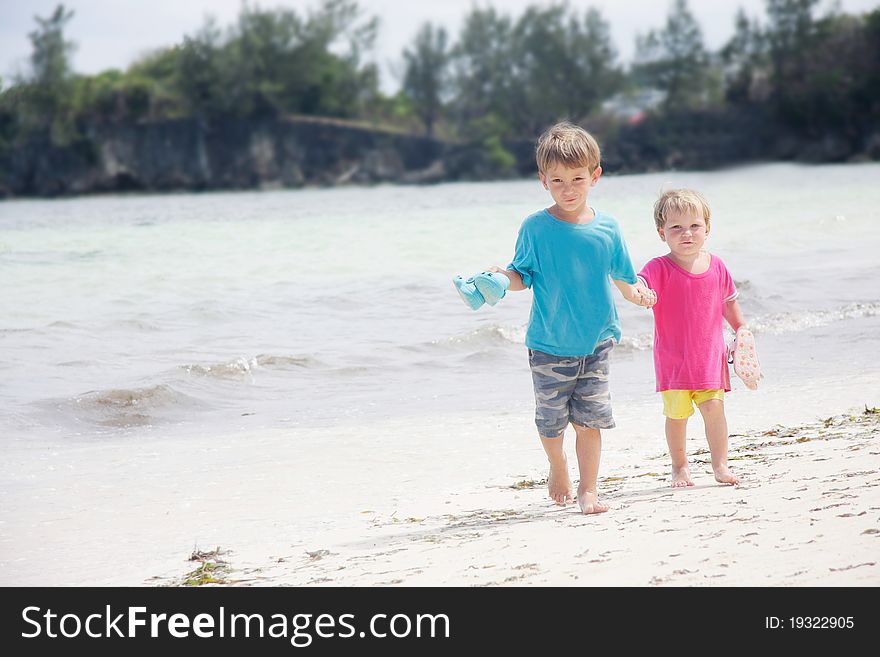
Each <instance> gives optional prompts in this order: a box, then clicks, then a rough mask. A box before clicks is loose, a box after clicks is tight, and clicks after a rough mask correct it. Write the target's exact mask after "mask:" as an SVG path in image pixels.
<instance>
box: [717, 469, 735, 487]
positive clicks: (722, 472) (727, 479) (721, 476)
mask: <svg viewBox="0 0 880 657" xmlns="http://www.w3.org/2000/svg"><path fill="white" fill-rule="evenodd" d="M713 469H714V470H715V481H717V482H719V483H722V484H730V485H731V486H733V485H734V484H736V483H737V482H738V481H739V477H737V476H736V475H735V474H733V473H732V472H731V471H730V470H728V469H727V466H726V465H722V466H721V467H719V468H713Z"/></svg>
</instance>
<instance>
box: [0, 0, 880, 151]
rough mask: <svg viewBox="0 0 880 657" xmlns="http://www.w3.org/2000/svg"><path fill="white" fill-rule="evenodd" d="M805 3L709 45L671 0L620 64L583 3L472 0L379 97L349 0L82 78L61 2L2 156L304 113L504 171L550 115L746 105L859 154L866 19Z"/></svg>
mask: <svg viewBox="0 0 880 657" xmlns="http://www.w3.org/2000/svg"><path fill="white" fill-rule="evenodd" d="M818 9H819V0H765V6H764V15H763V16H749V15H747V14H746V13H745V12H744V11H743V10H740V11H739V13H738V15H737V16H736V19H735V24H734V30H733V35H732V37H731V38H730V39H729V41H728V42H727V43H726V44H724V45H723V46H722V47H721V48H720V49H718V50H717V51H712V50H710V49H708V48H707V47H706V45H705V43H704V40H703V33H702V30H701V27H700V25H699V23H698V21H697V20H696V19H695V17H694V15H693V13H692V12H691V10H690V7H689V5H688V2H687V0H675V1H674V2H673V3H672V5H671V7H670V11H669V14H668V16H667V19H666V21H665V23H664V24H663V25H662V26H660V27H657V28H656V29H652V30H650V31H648V32H647V33H645V34H643V35H640V36H639V37H637V43H636V46H637V47H636V56H635V58H634V60H633V61H632V62H631V63H630V64H628V65H624V64H623V63H621V62H620V60H619V58H618V54H617V52H616V49H615V47H614V44H613V43H612V40H611V35H610V32H611V30H610V25H609V23H608V21H607V20H605V18H604V17H603V16H602V14H601V12H600V11H599V10H597V9H594V8H589V9H586V10H583V11H579V10H577V9H574V8H572V7H571V6H569V5H568V4H566V3H559V4H554V5H546V4H538V3H536V4H534V5H531V6H529V7H527V8H526V9H525V11H523V12H522V13H521V14H520V15H519V16H513V15H511V14H508V13H504V12H503V11H501V10H499V9H496V8H492V7H485V8H474V9H472V10H471V11H470V12H469V13H468V14H467V15H466V16H465V18H464V21H463V24H462V28H461V30H460V32H459V33H458V34H457V35H451V34H449V33H448V32H447V30H446V29H445V28H443V27H442V26H439V25H437V24H434V23H431V22H427V23H425V24H423V25H422V26H421V27H420V28H419V29H418V31H417V33H416V34H415V36H414V38H413V39H412V41H411V42H410V44H409V45H408V46H407V47H406V48H405V49H404V51H403V52H402V53H401V64H402V66H401V86H400V89H399V91H398V92H397V93H395V94H391V95H387V94H384V93H383V92H382V91H381V90H380V87H379V75H378V70H377V68H376V65H375V63H374V62H373V61H372V60H371V59H370V53H371V50H372V48H373V47H374V44H375V40H376V38H377V36H378V34H379V25H380V23H379V19H378V18H377V17H375V16H369V15H367V14H366V13H365V12H364V11H363V9H362V8H361V7H359V6H358V4H357V2H356V0H324V1H323V2H320V3H319V4H317V5H316V7H315V8H313V9H312V10H309V11H305V12H297V11H295V10H292V9H261V8H258V7H256V6H250V5H247V4H244V5H243V6H242V9H241V11H240V13H239V15H238V18H237V20H236V22H235V23H234V24H233V25H231V26H229V27H227V28H225V29H224V28H221V27H220V26H218V25H217V24H216V22H214V21H212V20H207V21H206V22H205V24H204V25H203V26H202V27H201V28H200V29H199V30H198V31H197V32H196V33H194V34H192V35H187V36H186V37H185V38H184V39H183V41H182V42H181V43H179V44H177V45H175V46H173V47H170V48H163V49H159V50H157V51H155V52H153V53H151V54H149V55H147V56H145V57H143V58H142V59H140V60H138V61H136V62H134V63H133V64H132V65H131V66H129V67H128V68H127V69H126V70H125V71H120V70H115V69H114V70H108V71H105V72H102V73H99V74H97V75H77V74H76V73H75V72H74V71H72V70H71V65H70V59H71V54H72V51H73V48H74V47H75V44H73V43H71V42H70V41H68V40H67V39H66V38H65V35H64V31H65V28H66V27H67V25H68V24H69V22H70V21H71V20H72V19H73V18H74V15H73V12H72V11H70V10H68V9H67V8H65V7H64V6H63V5H59V6H58V7H57V8H56V10H55V11H54V13H53V14H52V15H51V16H48V17H36V28H35V29H34V31H33V32H31V33H30V35H29V37H30V40H31V43H32V54H31V58H30V64H31V66H30V71H29V73H28V74H27V75H23V76H18V77H16V78H15V79H13V80H11V83H10V84H8V85H7V86H6V87H5V88H3V90H2V92H0V153H2V152H3V151H4V150H6V151H8V150H9V149H10V148H13V147H14V146H15V145H16V144H17V143H21V142H22V140H28V139H34V138H41V139H46V140H48V142H49V143H51V144H53V145H56V146H58V145H60V146H64V145H70V144H74V143H76V142H77V141H79V140H87V139H88V135H89V133H90V128H91V127H93V126H94V125H96V124H101V123H124V122H142V121H162V120H172V119H180V118H197V119H203V120H211V119H216V118H226V117H236V118H245V119H247V118H255V117H279V116H284V115H290V114H301V115H303V114H304V115H316V116H327V117H337V118H341V119H359V120H364V121H368V122H370V123H372V124H374V125H388V126H395V127H397V128H400V127H403V128H405V129H408V130H411V131H413V132H416V131H423V132H424V133H426V134H427V135H429V136H438V137H440V138H444V139H449V140H457V141H465V142H474V143H480V144H483V146H484V147H485V149H486V151H487V153H488V154H489V157H490V158H492V159H494V160H495V161H496V162H497V163H499V164H501V165H503V164H504V163H505V161H506V160H507V159H509V158H511V157H512V156H511V154H510V153H509V152H507V151H506V150H505V148H504V145H503V144H504V143H505V141H508V140H516V139H533V138H534V136H535V135H536V134H538V133H539V132H540V131H541V130H542V129H543V128H544V127H545V126H547V125H548V124H550V123H553V122H554V121H556V120H559V119H561V118H567V119H570V120H573V121H577V122H581V123H583V124H585V125H588V126H590V125H591V124H595V125H597V126H600V127H602V126H604V129H606V130H613V129H614V126H615V125H616V122H618V123H620V122H626V121H629V122H633V121H637V120H643V119H645V118H646V117H647V120H651V121H654V122H655V123H657V122H660V123H662V121H664V120H665V119H668V118H670V117H671V118H674V117H675V116H676V115H682V114H683V113H686V114H687V115H688V116H693V115H695V114H699V113H713V112H714V113H718V112H720V111H724V112H745V113H748V112H760V113H761V115H762V116H766V117H768V120H771V121H774V122H777V123H778V125H779V126H782V127H784V128H785V129H786V130H788V131H791V132H792V133H793V134H797V135H799V136H801V137H803V138H807V139H817V138H822V137H825V136H828V135H833V136H834V137H835V138H837V139H842V140H845V141H846V142H847V143H848V144H849V145H850V146H851V147H852V149H853V150H854V151H859V150H864V142H865V140H868V139H870V138H871V137H872V136H875V137H876V133H877V127H876V126H878V125H880V122H878V119H880V9H878V10H874V11H872V12H869V13H866V14H863V15H848V14H845V13H841V12H839V11H830V12H828V13H826V14H824V15H818ZM621 108H629V110H630V111H629V114H626V113H625V112H623V111H622V110H621ZM633 108H635V109H636V110H638V111H634V110H633ZM601 129H602V128H600V130H601Z"/></svg>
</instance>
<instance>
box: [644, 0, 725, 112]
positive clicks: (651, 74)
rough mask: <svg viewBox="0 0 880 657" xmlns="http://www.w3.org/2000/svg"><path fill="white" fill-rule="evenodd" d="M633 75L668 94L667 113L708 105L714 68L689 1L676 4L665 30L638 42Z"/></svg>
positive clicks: (678, 1) (683, 0) (680, 1)
mask: <svg viewBox="0 0 880 657" xmlns="http://www.w3.org/2000/svg"><path fill="white" fill-rule="evenodd" d="M633 69H634V73H635V75H636V77H637V78H638V79H640V80H641V81H642V83H644V84H648V85H650V86H653V87H656V88H657V89H660V90H661V91H663V92H665V94H666V99H665V101H664V105H665V107H666V109H667V110H671V109H687V108H694V107H699V106H704V105H706V104H707V103H708V102H709V100H710V96H711V94H710V86H709V82H710V80H711V66H710V59H709V54H708V52H707V51H706V48H705V47H704V45H703V35H702V31H701V30H700V26H699V24H698V23H697V21H696V19H695V18H694V15H693V14H692V13H691V11H690V9H689V8H688V4H687V0H675V3H674V4H673V6H672V9H671V11H670V13H669V15H668V17H667V19H666V25H665V27H664V28H663V29H662V30H659V31H656V30H651V31H650V32H648V34H647V35H645V36H643V37H642V36H639V37H637V38H636V62H635V64H634V66H633Z"/></svg>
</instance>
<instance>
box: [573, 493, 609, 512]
mask: <svg viewBox="0 0 880 657" xmlns="http://www.w3.org/2000/svg"><path fill="white" fill-rule="evenodd" d="M577 502H578V506H579V507H580V508H581V513H583V514H584V515H589V514H591V513H605V512H606V511H607V510H608V505H607V504H603V503H602V502H600V501H599V493H597V492H596V491H591V490H581V489H580V488H578V498H577Z"/></svg>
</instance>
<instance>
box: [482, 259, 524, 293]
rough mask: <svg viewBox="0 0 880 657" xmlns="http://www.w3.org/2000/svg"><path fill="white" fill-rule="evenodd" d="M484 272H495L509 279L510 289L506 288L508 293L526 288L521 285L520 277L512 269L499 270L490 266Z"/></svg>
mask: <svg viewBox="0 0 880 657" xmlns="http://www.w3.org/2000/svg"><path fill="white" fill-rule="evenodd" d="M486 271H495V272H498V273H499V274H504V275H505V276H507V278H509V279H510V287H508V288H507V289H508V291H510V292H519V291H521V290H525V289H526V286H525V285H524V284H523V279H522V276H520V275H519V272H518V271H516V270H514V269H501V267H496V266H495V265H492V266H491V267H489V269H487V270H486Z"/></svg>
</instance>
